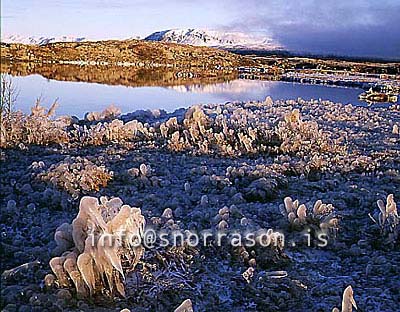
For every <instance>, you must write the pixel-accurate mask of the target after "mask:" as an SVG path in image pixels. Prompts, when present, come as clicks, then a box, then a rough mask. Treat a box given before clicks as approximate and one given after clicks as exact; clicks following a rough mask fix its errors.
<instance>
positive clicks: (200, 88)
mask: <svg viewBox="0 0 400 312" xmlns="http://www.w3.org/2000/svg"><path fill="white" fill-rule="evenodd" d="M273 85H274V84H273V83H272V82H271V81H259V80H257V81H255V80H244V79H236V80H232V81H226V82H222V83H215V84H203V85H202V84H192V85H179V86H171V87H168V89H172V90H175V91H177V92H181V93H187V92H190V93H212V94H239V93H246V92H248V91H249V90H250V89H252V88H255V87H256V88H259V89H263V90H264V91H266V92H268V91H269V90H270V89H271V88H272V87H273Z"/></svg>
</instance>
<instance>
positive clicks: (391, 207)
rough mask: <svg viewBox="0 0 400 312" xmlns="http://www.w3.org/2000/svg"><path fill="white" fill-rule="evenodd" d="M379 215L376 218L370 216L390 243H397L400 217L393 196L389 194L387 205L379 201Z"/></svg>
mask: <svg viewBox="0 0 400 312" xmlns="http://www.w3.org/2000/svg"><path fill="white" fill-rule="evenodd" d="M376 203H377V206H378V208H379V213H377V214H375V216H374V217H372V216H371V215H370V217H371V218H372V220H373V221H374V222H375V223H376V224H378V225H379V227H380V229H381V233H382V234H383V235H384V236H387V237H388V242H389V243H392V242H396V241H397V240H398V238H399V236H400V235H399V232H400V216H399V214H398V212H397V204H396V202H395V201H394V196H393V194H389V195H388V196H387V198H386V204H385V203H384V202H383V200H381V199H379V200H378V201H377V202H376Z"/></svg>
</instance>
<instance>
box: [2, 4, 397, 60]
mask: <svg viewBox="0 0 400 312" xmlns="http://www.w3.org/2000/svg"><path fill="white" fill-rule="evenodd" d="M399 16H400V0H318V1H317V0H202V1H195V0H191V1H190V0H169V1H168V0H163V1H162V0H155V1H151V0H148V1H145V0H138V1H122V0H87V1H85V0H65V1H60V0H40V1H35V0H31V1H29V0H1V26H2V27H1V32H2V35H10V34H18V35H24V36H60V35H73V36H79V37H80V36H82V37H89V38H95V39H107V38H128V37H136V36H140V37H145V36H147V35H149V34H150V33H152V32H154V31H159V30H166V29H173V28H208V29H223V30H230V31H245V32H256V33H262V34H265V36H268V37H272V38H274V39H275V40H276V41H278V42H279V43H281V44H282V45H283V46H284V47H285V48H287V49H288V50H290V51H296V52H309V53H322V54H336V55H349V56H374V57H383V58H396V59H400V26H399Z"/></svg>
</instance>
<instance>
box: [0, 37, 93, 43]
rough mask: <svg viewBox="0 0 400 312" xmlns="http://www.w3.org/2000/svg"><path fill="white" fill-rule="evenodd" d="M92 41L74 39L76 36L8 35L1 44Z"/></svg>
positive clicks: (83, 38) (81, 38) (80, 38)
mask: <svg viewBox="0 0 400 312" xmlns="http://www.w3.org/2000/svg"><path fill="white" fill-rule="evenodd" d="M81 41H90V39H88V38H85V37H74V36H60V37H41V36H40V37H39V36H30V37H25V36H20V35H8V36H4V37H2V38H1V42H4V43H23V44H35V45H43V44H47V43H53V42H81Z"/></svg>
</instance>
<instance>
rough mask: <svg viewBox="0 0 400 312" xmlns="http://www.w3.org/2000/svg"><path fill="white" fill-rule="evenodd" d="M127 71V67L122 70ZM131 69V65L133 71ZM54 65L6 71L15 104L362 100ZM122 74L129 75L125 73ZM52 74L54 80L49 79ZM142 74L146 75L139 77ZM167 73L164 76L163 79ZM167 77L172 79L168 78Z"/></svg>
mask: <svg viewBox="0 0 400 312" xmlns="http://www.w3.org/2000/svg"><path fill="white" fill-rule="evenodd" d="M124 70H125V71H126V69H124ZM133 71H134V70H133ZM54 72H55V71H54V70H50V71H49V72H46V73H45V74H44V73H43V75H44V76H46V77H43V75H41V74H35V73H33V74H32V73H28V74H26V73H24V75H18V73H15V72H11V73H9V74H11V77H12V79H13V82H14V83H15V85H16V86H17V87H18V90H19V95H18V98H17V103H16V108H17V109H20V110H22V111H23V112H29V111H30V107H31V106H32V105H33V104H34V103H35V100H36V98H38V97H39V96H41V97H42V104H43V105H44V106H46V107H48V106H50V105H51V104H52V103H53V101H54V100H55V99H57V98H58V103H59V107H58V109H57V115H75V116H78V117H83V116H84V114H85V113H86V112H88V111H101V110H103V109H104V108H105V107H107V106H108V105H110V104H115V105H116V106H117V107H119V108H120V109H121V111H122V112H123V113H128V112H132V111H135V110H139V109H144V110H146V109H150V110H151V109H165V110H166V111H174V110H175V109H177V108H181V107H188V106H191V105H193V104H205V103H224V102H228V101H248V100H264V99H265V98H266V97H267V96H271V97H272V98H273V99H275V100H276V99H296V98H298V97H301V98H303V99H306V100H310V99H319V98H321V99H324V100H331V101H333V102H340V103H343V104H347V103H351V104H354V105H362V106H365V105H367V104H366V103H365V102H361V101H359V100H358V95H359V94H360V93H362V92H363V90H361V89H355V88H345V87H336V86H326V85H311V84H300V83H289V82H283V81H267V80H246V79H236V76H234V75H232V73H230V74H229V75H227V76H225V77H222V78H216V77H215V76H213V77H212V78H210V79H191V78H190V77H189V78H187V79H185V80H182V79H175V78H174V77H176V76H179V75H177V74H176V73H175V74H171V76H168V75H167V76H166V74H165V73H162V75H161V76H160V75H157V76H155V77H152V76H151V75H150V76H146V75H143V74H141V73H139V74H138V73H137V72H135V73H134V74H135V75H136V76H134V77H133V78H131V79H127V78H126V77H125V76H124V77H122V78H121V77H120V76H118V78H113V79H112V77H114V75H115V74H116V73H118V70H116V71H115V72H113V73H110V74H107V72H106V73H102V76H101V77H102V79H97V76H98V75H97V76H96V79H94V78H93V77H92V76H90V77H89V78H88V77H86V78H85V74H86V72H85V70H84V69H80V72H79V75H75V76H74V75H71V73H70V72H68V74H63V73H57V75H54ZM126 75H128V76H129V75H130V74H129V73H128V74H126ZM49 77H54V78H55V79H52V78H49ZM144 77H145V78H144ZM165 77H167V78H165ZM171 77H172V78H171Z"/></svg>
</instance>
